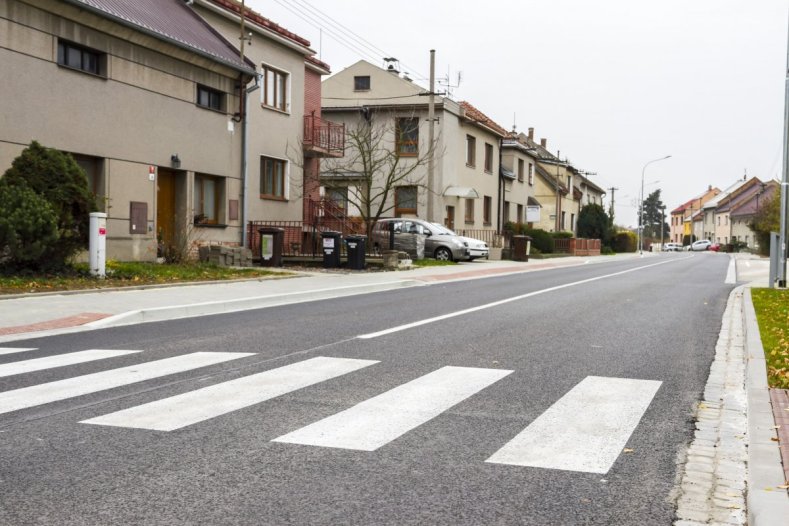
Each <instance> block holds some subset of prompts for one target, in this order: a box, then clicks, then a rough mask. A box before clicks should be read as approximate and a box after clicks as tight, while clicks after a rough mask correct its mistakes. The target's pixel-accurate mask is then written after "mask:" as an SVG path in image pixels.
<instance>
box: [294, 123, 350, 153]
mask: <svg viewBox="0 0 789 526" xmlns="http://www.w3.org/2000/svg"><path fill="white" fill-rule="evenodd" d="M304 155H305V156H307V157H342V156H343V155H345V125H344V124H337V123H334V122H330V121H325V120H323V119H321V118H320V117H316V116H315V115H305V116H304Z"/></svg>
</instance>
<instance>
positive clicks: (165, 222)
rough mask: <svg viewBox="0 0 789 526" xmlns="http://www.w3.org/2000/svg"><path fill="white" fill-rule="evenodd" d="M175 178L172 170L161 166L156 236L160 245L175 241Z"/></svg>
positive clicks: (170, 243) (158, 184)
mask: <svg viewBox="0 0 789 526" xmlns="http://www.w3.org/2000/svg"><path fill="white" fill-rule="evenodd" d="M175 178H176V174H175V172H173V171H172V170H168V169H166V168H159V173H158V176H157V178H156V183H157V184H156V238H157V241H158V243H159V246H160V247H169V246H172V245H173V244H174V242H175Z"/></svg>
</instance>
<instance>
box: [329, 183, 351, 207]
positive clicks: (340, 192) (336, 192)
mask: <svg viewBox="0 0 789 526" xmlns="http://www.w3.org/2000/svg"><path fill="white" fill-rule="evenodd" d="M326 200H327V201H329V202H330V203H332V204H333V205H334V206H336V207H337V208H339V209H340V210H345V209H346V208H348V187H335V188H327V189H326Z"/></svg>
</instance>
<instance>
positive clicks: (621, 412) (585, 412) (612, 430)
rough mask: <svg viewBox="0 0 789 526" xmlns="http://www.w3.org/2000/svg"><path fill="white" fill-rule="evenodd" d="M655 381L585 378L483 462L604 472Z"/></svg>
mask: <svg viewBox="0 0 789 526" xmlns="http://www.w3.org/2000/svg"><path fill="white" fill-rule="evenodd" d="M660 385H661V382H658V381H654V380H631V379H626V378H602V377H599V376H588V377H586V378H585V379H584V380H582V381H581V382H579V383H578V385H576V386H575V387H573V388H572V389H571V390H570V391H569V392H568V393H567V394H565V395H564V396H563V397H562V398H560V399H559V400H558V401H557V402H556V403H555V404H553V405H552V406H551V407H550V408H548V410H547V411H545V412H544V413H543V414H542V415H540V416H539V417H537V419H536V420H535V421H534V422H532V423H531V424H529V426H528V427H526V429H524V430H523V431H522V432H521V433H519V434H518V435H517V436H516V437H515V438H513V439H512V440H511V441H510V442H508V443H507V444H505V445H504V447H502V448H501V449H499V450H498V451H497V452H496V453H494V454H493V456H491V457H490V458H489V459H488V460H487V461H486V462H491V463H494V464H511V465H516V466H531V467H538V468H549V469H561V470H566V471H580V472H584V473H607V472H608V470H609V469H611V466H612V465H613V464H614V462H615V461H616V459H617V458H618V457H619V454H620V453H621V452H622V449H623V448H624V446H625V445H626V444H627V441H628V439H629V438H630V435H631V434H632V433H633V431H634V430H635V428H636V426H637V425H638V422H639V421H640V420H641V417H642V416H643V415H644V413H645V412H646V410H647V408H648V407H649V404H650V403H651V402H652V398H653V397H654V396H655V393H657V390H658V389H659V388H660Z"/></svg>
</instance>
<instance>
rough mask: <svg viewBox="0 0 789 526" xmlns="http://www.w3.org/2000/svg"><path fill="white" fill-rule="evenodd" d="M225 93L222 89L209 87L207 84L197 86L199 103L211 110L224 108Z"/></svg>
mask: <svg viewBox="0 0 789 526" xmlns="http://www.w3.org/2000/svg"><path fill="white" fill-rule="evenodd" d="M223 100H224V96H223V93H222V92H221V91H218V90H215V89H211V88H208V87H206V86H200V85H198V86H197V105H198V106H201V107H203V108H208V109H210V110H216V111H222V110H223V109H224V104H222V102H223Z"/></svg>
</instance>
